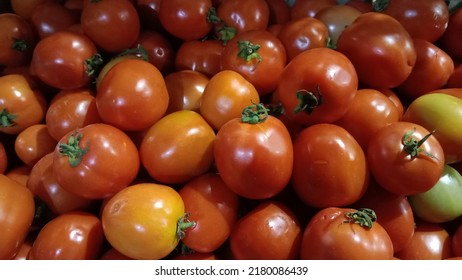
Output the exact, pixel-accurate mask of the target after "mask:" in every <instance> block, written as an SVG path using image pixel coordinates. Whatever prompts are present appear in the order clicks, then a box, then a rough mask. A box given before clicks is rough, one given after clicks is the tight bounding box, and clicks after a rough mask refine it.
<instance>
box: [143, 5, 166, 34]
mask: <svg viewBox="0 0 462 280" xmlns="http://www.w3.org/2000/svg"><path fill="white" fill-rule="evenodd" d="M160 2H161V0H137V1H136V10H137V11H138V16H139V17H140V22H141V26H142V27H143V28H146V29H148V30H161V29H162V28H163V27H162V25H161V23H160V19H159V9H160Z"/></svg>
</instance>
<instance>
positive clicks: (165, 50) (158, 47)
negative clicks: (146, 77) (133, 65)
mask: <svg viewBox="0 0 462 280" xmlns="http://www.w3.org/2000/svg"><path fill="white" fill-rule="evenodd" d="M136 44H137V45H138V44H139V45H141V46H142V47H143V48H144V49H145V50H146V52H147V55H148V61H149V62H150V63H151V64H153V65H154V66H156V67H157V69H159V71H160V72H161V73H162V74H168V73H170V72H172V71H173V68H174V63H175V50H174V49H173V44H172V42H171V41H170V40H169V39H168V38H167V36H165V35H164V34H163V33H161V32H155V31H150V30H142V31H141V33H140V36H139V37H138V39H137V41H136Z"/></svg>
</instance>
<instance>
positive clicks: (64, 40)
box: [31, 31, 97, 89]
mask: <svg viewBox="0 0 462 280" xmlns="http://www.w3.org/2000/svg"><path fill="white" fill-rule="evenodd" d="M96 52H97V49H96V46H95V44H94V43H93V41H92V40H90V38H88V37H87V36H85V35H83V34H77V33H73V32H69V31H59V32H55V33H53V34H52V35H50V36H48V37H46V38H44V39H42V40H40V41H39V42H38V43H37V45H36V47H35V49H34V53H33V56H32V61H31V71H33V73H34V74H35V75H37V76H38V77H39V79H40V80H41V81H43V82H44V83H45V84H47V85H48V86H51V87H54V88H57V89H75V88H79V87H84V86H87V85H89V84H90V76H88V74H87V73H86V66H85V63H84V62H85V60H86V59H89V58H91V57H93V56H94V55H95V54H96Z"/></svg>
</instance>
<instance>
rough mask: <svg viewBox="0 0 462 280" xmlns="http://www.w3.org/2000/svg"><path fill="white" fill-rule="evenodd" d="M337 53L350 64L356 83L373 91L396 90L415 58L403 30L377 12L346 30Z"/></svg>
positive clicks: (387, 17) (407, 73) (409, 71)
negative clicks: (356, 76)
mask: <svg viewBox="0 0 462 280" xmlns="http://www.w3.org/2000/svg"><path fill="white" fill-rule="evenodd" d="M391 39H392V40H391ZM357 42H361V44H358V43H357ZM337 50H338V51H339V52H341V53H343V54H345V55H346V56H347V57H348V58H349V59H350V60H351V62H352V63H353V65H354V66H355V69H356V71H357V72H358V77H359V81H360V82H361V83H363V84H365V85H367V86H368V87H372V88H393V87H396V86H398V85H399V84H401V83H402V82H403V81H404V80H405V79H406V78H407V77H408V76H409V75H410V73H411V71H412V68H413V66H414V64H415V62H416V58H417V55H416V51H415V49H414V45H413V42H412V38H411V36H410V35H409V33H408V32H407V31H406V30H405V29H404V27H403V26H402V25H401V24H400V23H399V22H398V21H397V20H396V19H394V18H393V17H391V16H389V15H386V14H383V13H378V12H369V13H363V14H361V15H360V16H358V17H357V18H356V20H355V21H354V22H353V23H352V24H351V25H349V26H348V27H347V28H345V30H344V31H343V32H342V35H341V36H340V37H339V38H338V41H337Z"/></svg>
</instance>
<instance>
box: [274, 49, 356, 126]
mask: <svg viewBox="0 0 462 280" xmlns="http://www.w3.org/2000/svg"><path fill="white" fill-rule="evenodd" d="M357 88H358V76H357V74H356V71H355V68H354V66H353V64H352V63H351V62H350V60H349V59H348V58H347V57H346V56H344V55H343V54H342V53H340V52H337V51H335V50H332V49H329V48H314V49H310V50H307V51H304V52H302V53H300V54H299V55H297V56H296V57H294V58H293V59H292V60H291V61H290V62H289V63H288V64H287V66H286V67H285V68H284V70H283V71H282V74H281V76H280V78H279V84H278V87H277V94H278V100H279V101H280V102H281V104H282V106H283V107H284V109H285V114H286V115H287V117H288V118H289V119H291V120H293V121H295V122H296V123H299V124H301V125H305V126H307V125H312V124H317V123H332V122H335V121H336V120H338V119H339V118H340V117H342V116H343V115H344V114H345V113H346V111H347V110H348V108H349V106H350V104H351V102H352V100H353V98H354V96H355V94H356V90H357Z"/></svg>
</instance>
